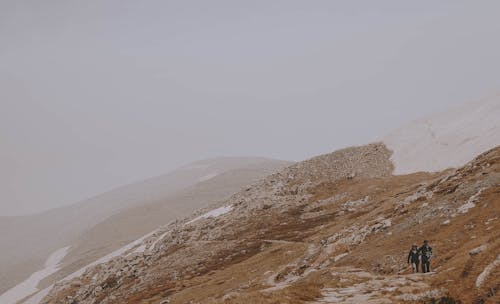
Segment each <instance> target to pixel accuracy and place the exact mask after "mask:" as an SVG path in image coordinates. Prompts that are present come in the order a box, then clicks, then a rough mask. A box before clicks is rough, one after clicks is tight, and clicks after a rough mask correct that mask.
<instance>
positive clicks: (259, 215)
mask: <svg viewBox="0 0 500 304" xmlns="http://www.w3.org/2000/svg"><path fill="white" fill-rule="evenodd" d="M389 158H390V152H388V150H387V149H386V148H385V147H384V146H383V145H382V144H374V145H368V146H363V147H357V148H349V149H344V150H341V151H337V152H335V153H332V154H329V155H324V156H320V157H317V158H314V159H311V160H309V161H306V162H303V163H298V164H296V165H293V166H291V167H289V168H287V169H284V170H283V171H281V172H279V173H277V174H273V175H271V176H269V177H268V178H266V179H264V180H262V181H260V182H258V183H256V184H254V185H253V186H251V187H248V188H246V189H244V190H243V191H241V192H239V193H237V194H235V195H233V196H232V197H231V198H230V199H228V200H227V201H225V202H223V203H221V204H220V205H217V206H214V208H215V207H218V206H227V208H226V209H224V210H225V211H224V212H223V213H222V214H218V215H217V216H212V217H200V218H199V219H197V220H195V221H192V219H193V218H194V219H196V216H197V215H199V214H194V215H193V216H192V217H191V218H190V219H191V221H190V219H189V218H188V219H185V220H183V221H178V222H175V223H172V224H170V225H167V226H164V227H162V228H160V229H159V230H158V231H156V232H155V233H154V234H153V235H151V236H149V237H147V238H146V239H144V240H142V241H141V242H139V243H137V244H135V245H134V246H132V247H131V248H129V250H127V251H126V252H124V253H123V254H122V255H120V256H117V257H115V258H114V259H112V260H110V261H109V262H107V263H104V264H101V265H98V266H95V267H90V268H88V269H86V270H85V271H84V272H83V274H82V275H81V276H79V277H76V278H73V279H71V280H69V281H64V282H61V283H58V284H57V285H56V286H55V288H54V289H52V291H51V292H50V294H49V295H48V296H47V297H46V298H45V299H44V300H43V301H42V303H96V302H99V303H362V302H367V303H401V302H408V303H426V302H429V303H431V302H432V301H435V302H440V301H441V302H442V303H450V302H449V301H458V300H460V301H462V303H497V302H498V300H499V294H498V292H499V286H500V281H499V279H498V278H499V277H500V276H499V269H498V265H497V264H498V263H497V262H495V261H496V260H497V254H498V252H500V234H499V231H500V229H499V228H500V219H499V216H498V215H499V214H500V200H499V198H500V195H499V194H500V188H499V187H500V148H499V147H497V148H495V149H493V150H491V151H489V152H487V153H484V154H482V155H480V156H479V157H477V158H476V159H475V160H474V161H472V162H470V163H469V164H467V165H465V166H464V167H462V168H459V169H456V170H447V171H443V172H438V173H432V174H430V173H415V174H410V175H401V176H392V175H391V174H390V172H391V171H392V167H391V163H390V161H389ZM366 160H369V161H366ZM208 210H209V209H207V210H206V211H208ZM200 214H202V212H201V213H200ZM424 239H428V240H429V241H430V244H431V246H432V247H433V248H434V256H433V259H432V262H431V268H432V270H434V271H435V272H432V273H430V274H425V275H424V274H411V270H410V269H409V267H408V265H407V261H406V257H407V253H408V250H409V248H410V246H411V244H413V243H417V244H421V242H422V241H423V240H424ZM446 301H448V302H446Z"/></svg>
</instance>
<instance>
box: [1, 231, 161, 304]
mask: <svg viewBox="0 0 500 304" xmlns="http://www.w3.org/2000/svg"><path fill="white" fill-rule="evenodd" d="M156 232H157V230H154V231H152V232H150V233H148V234H146V235H145V236H143V237H141V238H139V239H137V240H135V241H133V242H131V243H129V244H127V245H125V246H123V247H121V248H119V249H117V250H115V251H113V252H111V253H109V254H107V255H105V256H103V257H102V258H100V259H98V260H96V261H94V262H92V263H90V264H88V265H86V266H84V267H83V268H80V269H79V270H77V271H75V272H73V273H71V274H69V275H67V276H66V277H64V278H63V279H61V280H59V281H58V282H62V281H67V280H71V279H73V278H76V277H78V276H80V275H82V274H83V273H84V272H85V271H86V270H87V269H89V268H90V267H92V266H95V265H98V264H103V263H106V262H108V261H110V260H111V259H113V258H115V257H117V256H120V255H123V254H124V253H126V252H127V251H129V250H131V249H132V248H134V247H136V246H139V247H138V248H137V249H136V250H138V249H140V248H141V244H142V242H143V241H144V240H145V239H146V238H148V237H150V236H151V235H153V234H154V233H156ZM56 271H57V269H56ZM54 272H55V271H54ZM52 287H54V284H52V285H50V286H48V287H47V288H45V289H43V290H41V291H39V292H37V293H36V294H34V295H33V296H32V297H30V298H29V299H27V300H26V301H24V302H23V304H38V303H40V301H41V300H42V299H43V298H44V297H45V296H46V295H47V294H49V292H50V290H51V289H52ZM36 291H38V289H36V290H33V291H32V292H30V293H28V294H26V295H24V296H23V297H22V298H24V297H26V296H28V295H30V294H32V293H33V292H36ZM22 298H19V300H20V299H22ZM0 300H1V298H0ZM19 300H18V301H19ZM0 303H2V304H4V302H1V301H0ZM13 303H16V302H13ZM6 304H9V303H7V302H6Z"/></svg>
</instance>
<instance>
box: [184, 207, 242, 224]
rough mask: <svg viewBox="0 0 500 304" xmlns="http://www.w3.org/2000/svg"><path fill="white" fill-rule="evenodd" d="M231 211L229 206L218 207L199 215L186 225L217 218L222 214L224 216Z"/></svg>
mask: <svg viewBox="0 0 500 304" xmlns="http://www.w3.org/2000/svg"><path fill="white" fill-rule="evenodd" d="M232 209H233V206H231V205H229V206H224V207H220V208H217V209H214V210H211V211H209V212H207V213H205V214H203V215H200V216H198V217H196V218H194V219H192V220H190V221H189V222H187V223H186V224H191V223H194V222H196V221H198V220H200V219H203V218H209V217H218V216H221V215H223V214H226V213H228V212H229V211H231V210H232Z"/></svg>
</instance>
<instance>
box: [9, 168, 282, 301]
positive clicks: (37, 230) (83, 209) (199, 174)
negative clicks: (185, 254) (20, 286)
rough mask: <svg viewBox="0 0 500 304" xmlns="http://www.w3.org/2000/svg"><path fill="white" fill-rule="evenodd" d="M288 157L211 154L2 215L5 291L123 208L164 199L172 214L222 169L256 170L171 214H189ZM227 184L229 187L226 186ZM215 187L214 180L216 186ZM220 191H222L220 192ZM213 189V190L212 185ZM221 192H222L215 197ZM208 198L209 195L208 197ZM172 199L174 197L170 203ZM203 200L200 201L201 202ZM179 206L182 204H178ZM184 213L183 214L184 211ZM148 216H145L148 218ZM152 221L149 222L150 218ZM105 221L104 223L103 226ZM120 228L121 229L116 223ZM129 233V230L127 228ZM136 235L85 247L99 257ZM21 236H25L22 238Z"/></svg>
mask: <svg viewBox="0 0 500 304" xmlns="http://www.w3.org/2000/svg"><path fill="white" fill-rule="evenodd" d="M286 164H288V162H283V161H277V160H269V159H264V158H217V159H208V160H203V161H199V162H195V163H192V164H190V165H187V166H184V167H182V168H180V169H178V170H176V171H174V172H172V173H170V174H166V175H163V176H160V177H156V178H152V179H148V180H146V181H143V182H140V183H136V184H132V185H128V186H124V187H120V188H117V189H114V190H112V191H110V192H108V193H105V194H102V195H99V196H96V197H94V198H92V199H89V200H86V201H83V202H80V203H77V204H74V205H71V206H67V207H63V208H58V209H54V210H50V211H47V212H43V213H41V214H36V215H29V216H20V217H0V229H1V231H9V232H10V233H4V234H2V235H1V237H0V248H2V255H0V269H1V270H2V271H0V294H1V293H3V292H4V291H6V290H7V289H8V288H10V287H13V286H14V285H16V284H17V283H19V282H21V281H22V280H24V279H26V278H27V277H28V276H29V275H30V274H31V273H33V272H35V271H37V270H39V269H41V268H42V265H43V263H44V261H45V259H46V258H47V257H48V256H49V255H50V254H51V253H52V252H54V251H56V250H58V249H60V248H62V247H65V246H68V245H73V244H75V242H76V241H77V240H78V238H84V236H83V235H82V234H84V233H89V231H90V232H92V231H94V232H97V234H100V233H103V231H109V230H113V229H114V228H113V227H112V225H111V226H110V225H108V226H106V227H107V229H108V230H106V229H104V228H103V230H99V229H98V228H95V226H96V225H101V226H105V225H106V224H105V223H106V222H107V220H109V219H114V218H116V216H118V215H119V214H121V213H122V212H124V213H126V212H127V210H128V209H130V208H136V209H137V208H139V209H140V208H141V207H143V206H145V209H148V208H149V209H151V207H146V206H149V205H154V204H157V203H158V202H165V203H166V205H164V207H165V210H164V213H163V214H165V213H168V211H167V210H168V203H169V202H168V197H169V196H170V195H174V194H175V193H177V192H179V191H181V190H184V189H186V188H189V187H192V186H194V185H196V184H199V183H203V181H205V182H209V179H210V178H217V176H218V175H219V174H222V175H223V174H224V173H226V172H230V171H234V174H235V175H237V172H238V171H235V170H239V169H243V168H248V170H251V169H252V168H253V170H254V171H252V174H244V172H242V174H241V177H240V178H239V179H238V178H235V182H234V183H232V184H228V183H225V182H224V181H220V182H221V183H222V184H219V185H217V188H216V189H215V188H210V187H208V188H207V189H210V190H211V191H212V196H210V195H209V194H207V196H206V197H204V196H203V193H201V192H200V193H198V198H199V199H200V200H198V201H196V202H192V203H191V205H190V206H189V208H185V209H184V210H182V211H181V210H179V213H177V214H174V213H173V214H172V215H181V214H182V215H186V214H189V213H190V212H192V211H193V210H194V209H196V208H200V207H202V206H205V204H208V203H210V202H211V201H210V200H211V199H214V198H223V197H224V195H227V194H226V193H228V192H229V193H234V192H235V191H237V190H238V189H239V188H238V187H241V185H244V184H248V183H251V182H253V181H254V180H255V179H256V178H260V177H263V176H265V175H267V174H268V173H269V172H270V170H271V171H273V170H275V169H278V168H282V167H283V166H285V165H286ZM226 185H227V189H226V192H224V191H223V190H224V189H225V187H226ZM214 186H216V185H215V184H214V183H212V187H214ZM217 191H218V192H217ZM207 192H208V190H207ZM214 193H217V194H218V195H219V196H217V197H214V196H213V194H214ZM203 198H205V199H203ZM171 202H172V201H170V203H171ZM196 204H198V206H196ZM175 207H178V206H175ZM183 212H184V213H183ZM143 219H144V217H143ZM171 219H173V216H170V217H168V216H167V217H165V218H164V221H163V222H161V224H164V223H166V222H168V221H169V220H171ZM148 223H149V222H148ZM150 223H152V224H154V225H159V223H158V221H156V222H155V221H151V222H150ZM134 224H135V225H137V226H138V227H139V228H138V229H137V232H136V234H137V233H141V231H143V229H142V230H141V228H140V226H142V225H144V226H145V227H146V229H147V227H150V226H148V225H147V224H144V223H138V222H135V223H134ZM101 226H100V227H101ZM116 229H121V228H120V227H116ZM126 231H128V232H130V229H129V230H126ZM134 235H135V234H131V235H128V236H122V237H121V238H120V237H117V238H116V239H115V241H116V243H113V244H110V245H109V246H107V247H106V248H97V247H94V248H92V247H89V246H87V247H85V249H86V250H94V251H95V252H94V254H93V256H94V257H99V256H100V254H103V253H106V252H107V251H109V250H112V249H113V248H114V247H113V246H117V244H120V243H123V242H126V241H127V240H128V239H130V238H131V237H134ZM21 240H22V241H21ZM75 255H76V256H81V255H83V253H82V252H80V253H78V251H75V250H71V251H70V254H69V255H68V257H67V258H71V257H74V256H75Z"/></svg>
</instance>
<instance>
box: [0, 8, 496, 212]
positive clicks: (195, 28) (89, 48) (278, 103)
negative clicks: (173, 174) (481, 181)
mask: <svg viewBox="0 0 500 304" xmlns="http://www.w3.org/2000/svg"><path fill="white" fill-rule="evenodd" d="M499 9H500V2H498V1H413V2H408V1H404V2H403V1H123V0H121V1H100V0H99V1H98V0H89V1H62V0H61V1H53V0H47V1H19V0H12V1H11V0H3V1H1V2H0V140H1V141H0V145H1V146H0V168H1V170H0V185H1V186H0V215H15V214H26V213H32V212H39V211H41V210H45V209H48V208H54V207H57V206H62V205H66V204H70V203H75V202H77V201H79V200H82V199H84V198H87V197H89V196H93V195H96V194H98V193H100V192H103V191H106V190H108V189H111V188H114V187H117V186H120V185H123V184H127V183H131V182H134V181H139V180H142V179H144V178H147V177H151V176H156V175H160V174H164V173H166V172H168V171H171V170H173V169H174V168H176V167H178V166H180V165H183V164H185V163H189V162H191V161H194V160H198V159H203V158H208V157H216V156H264V157H271V158H278V159H285V160H302V159H305V158H308V157H311V156H315V155H318V154H321V153H327V152H330V151H333V150H335V149H338V148H341V147H345V146H349V145H355V144H363V143H366V142H368V141H370V140H372V139H373V138H375V137H377V136H380V135H383V134H384V133H386V132H388V131H390V130H392V129H394V128H396V127H398V126H400V125H401V124H404V123H406V122H409V121H411V120H413V119H416V118H418V117H422V116H425V115H428V114H430V113H434V112H437V111H442V110H445V109H447V108H449V107H451V106H453V105H457V104H460V103H463V102H466V101H472V100H476V99H480V98H482V97H486V96H489V95H492V94H495V93H496V92H498V90H500V60H499V59H500V58H499V55H498V54H500V40H499V39H498V37H500V22H499V21H498V11H499Z"/></svg>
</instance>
